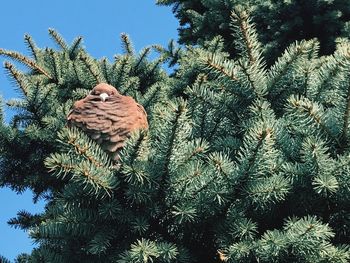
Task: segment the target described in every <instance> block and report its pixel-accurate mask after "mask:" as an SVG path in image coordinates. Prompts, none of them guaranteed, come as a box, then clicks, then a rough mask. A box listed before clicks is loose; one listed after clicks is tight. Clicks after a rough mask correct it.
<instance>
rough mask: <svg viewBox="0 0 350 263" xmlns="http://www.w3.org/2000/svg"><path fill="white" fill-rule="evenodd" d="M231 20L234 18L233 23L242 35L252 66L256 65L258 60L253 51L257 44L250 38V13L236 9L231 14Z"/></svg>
mask: <svg viewBox="0 0 350 263" xmlns="http://www.w3.org/2000/svg"><path fill="white" fill-rule="evenodd" d="M231 18H232V21H233V22H234V23H235V24H236V25H237V27H238V28H239V32H240V33H241V38H242V40H243V42H244V45H245V47H246V48H245V50H246V52H247V55H248V58H249V61H250V63H251V64H253V63H255V62H256V61H257V60H258V58H257V57H255V54H254V51H253V48H254V46H255V44H254V43H253V42H252V41H251V40H252V38H251V37H250V36H249V35H250V32H248V31H249V30H250V23H251V22H250V21H249V20H250V19H249V16H248V13H247V12H246V11H243V10H239V9H234V10H233V11H232V13H231Z"/></svg>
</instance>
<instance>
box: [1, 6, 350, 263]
mask: <svg viewBox="0 0 350 263" xmlns="http://www.w3.org/2000/svg"><path fill="white" fill-rule="evenodd" d="M227 23H229V24H230V28H231V30H232V31H231V34H233V35H234V40H235V41H234V44H235V50H236V52H237V53H236V55H235V57H234V58H232V54H230V53H229V52H227V50H226V49H225V48H226V46H225V39H223V38H222V37H221V36H216V37H213V38H212V39H211V40H207V41H203V43H202V44H200V45H196V46H187V47H186V48H183V49H179V48H177V47H176V46H175V45H174V43H172V42H171V43H170V44H169V47H168V48H162V47H159V46H152V47H147V48H145V49H144V50H142V51H141V52H140V54H136V53H135V51H134V50H133V48H132V45H131V43H130V40H129V38H128V37H127V36H125V35H123V36H122V42H123V45H124V47H125V53H124V54H121V55H116V56H115V60H114V61H113V62H109V61H108V60H106V59H101V60H96V59H94V58H92V57H90V56H89V55H88V54H87V53H86V51H85V50H84V49H83V48H82V47H81V45H80V43H81V39H80V38H78V39H77V40H76V41H74V42H73V44H72V45H67V44H66V43H65V42H64V40H63V39H62V38H61V37H60V36H59V35H58V34H57V33H56V32H55V31H52V30H51V31H50V35H51V36H52V37H53V39H54V40H55V42H56V43H57V44H58V46H59V49H51V48H46V49H40V48H38V47H36V46H35V44H34V42H33V41H32V39H31V38H30V37H29V36H26V38H25V40H26V43H27V44H28V46H29V48H30V50H31V52H32V54H31V55H32V57H31V58H29V57H26V56H23V55H21V54H18V53H16V52H13V51H7V50H0V54H2V55H4V56H7V57H10V58H12V59H14V60H16V61H18V62H20V63H22V64H24V65H26V66H28V67H29V69H30V70H29V72H22V71H19V70H17V69H16V68H15V67H14V65H12V64H11V63H9V62H7V63H6V64H5V66H6V69H7V71H8V73H9V75H10V77H11V78H12V79H13V80H14V82H15V84H16V85H17V87H18V88H19V91H20V93H21V99H18V100H14V101H10V102H8V105H10V106H11V107H15V108H16V109H18V114H16V115H15V116H14V117H13V119H12V121H11V123H9V124H6V123H5V122H4V121H3V120H2V123H1V126H0V132H1V137H0V154H1V177H0V180H1V184H2V185H8V186H11V187H12V188H14V189H16V190H19V191H20V190H22V189H23V188H27V187H29V188H31V189H32V190H33V191H34V192H35V194H36V195H37V197H42V196H44V197H46V198H47V201H48V202H47V205H46V208H45V211H44V212H43V213H42V214H37V215H32V214H30V213H27V212H25V211H21V212H20V213H19V214H18V216H17V217H16V218H13V219H11V220H10V222H9V223H10V224H12V225H14V226H15V227H19V228H22V229H24V230H27V231H28V233H29V234H30V236H31V238H32V239H33V240H35V241H36V242H37V243H38V244H39V246H38V247H37V248H35V249H34V250H33V252H32V253H31V254H30V255H26V254H22V255H20V256H19V257H18V259H17V261H18V262H118V263H127V262H128V263H130V262H134V263H139V262H220V261H227V262H310V263H311V262H312V263H315V262H320V263H321V262H322V263H323V262H334V263H342V262H343V263H346V262H348V261H349V260H350V249H349V246H348V244H349V243H350V240H349V239H350V209H349V204H350V202H349V201H350V149H349V143H350V140H349V139H350V135H349V132H348V130H349V117H350V85H349V82H350V79H349V74H348V72H349V70H350V42H349V41H348V40H347V39H341V40H339V41H338V44H337V48H336V51H335V52H334V54H332V55H329V56H319V55H318V52H319V42H318V41H317V40H315V39H312V40H308V41H305V40H303V41H300V42H295V43H293V44H292V45H290V46H289V47H288V48H287V49H286V50H285V51H284V52H283V54H282V55H281V56H280V57H279V58H278V60H277V61H276V62H275V63H274V64H273V65H272V66H271V67H269V68H267V67H266V62H265V61H264V59H263V57H262V53H263V50H262V45H261V44H260V43H259V41H258V37H257V33H256V31H255V28H254V26H253V24H252V22H251V21H250V18H249V16H248V14H247V13H246V12H245V11H244V10H243V9H240V8H237V9H234V11H233V13H232V15H231V17H230V22H227ZM152 50H155V51H156V52H158V54H159V56H158V58H157V59H155V60H154V61H152V60H149V58H148V56H147V55H148V54H149V52H150V51H152ZM165 62H169V63H170V64H176V65H177V68H176V70H175V71H174V72H173V73H172V74H171V75H170V76H169V75H168V74H166V72H165V71H164V70H162V69H161V64H162V63H165ZM100 82H107V83H109V84H111V85H113V86H115V87H117V88H118V89H119V91H120V92H121V93H123V94H127V95H131V96H133V97H134V98H135V99H136V100H137V101H138V102H139V103H141V104H142V105H143V106H144V107H145V109H146V111H147V113H148V117H149V124H150V128H149V130H148V132H146V133H145V132H138V133H135V134H133V136H132V137H131V138H130V139H129V140H128V142H127V145H126V146H125V148H124V149H123V151H122V153H121V159H120V162H117V163H115V162H113V161H112V160H111V159H109V157H108V156H107V154H106V153H104V152H103V151H102V150H101V148H100V147H99V145H97V144H96V143H95V142H94V141H92V140H91V139H90V138H88V137H87V135H85V134H83V133H82V132H81V131H80V130H78V129H76V128H68V127H66V121H65V118H66V115H67V113H68V110H69V108H70V107H71V105H72V103H73V101H74V100H77V99H79V98H82V97H84V96H85V95H86V94H87V92H88V91H89V90H90V89H91V88H92V87H93V86H94V85H95V84H96V83H100ZM17 145H18V147H20V148H21V149H24V150H22V151H23V153H20V154H16V153H17V152H16V149H15V147H16V146H17ZM26 149H27V151H25V150H26Z"/></svg>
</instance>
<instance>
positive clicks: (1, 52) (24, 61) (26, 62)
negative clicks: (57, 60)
mask: <svg viewBox="0 0 350 263" xmlns="http://www.w3.org/2000/svg"><path fill="white" fill-rule="evenodd" d="M0 55H3V56H7V57H9V58H12V59H14V60H16V61H18V62H20V63H22V64H24V65H26V66H28V67H30V68H31V69H33V70H35V71H38V72H39V73H41V74H43V75H45V76H46V77H47V78H49V79H51V80H52V77H51V76H50V74H49V73H47V72H46V71H45V70H44V69H43V68H42V67H40V66H39V65H38V64H37V63H36V62H35V61H33V60H31V59H29V58H27V57H25V56H23V55H22V54H20V53H18V52H15V51H8V50H4V49H1V48H0Z"/></svg>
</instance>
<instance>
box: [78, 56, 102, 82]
mask: <svg viewBox="0 0 350 263" xmlns="http://www.w3.org/2000/svg"><path fill="white" fill-rule="evenodd" d="M79 58H80V60H81V61H83V62H84V64H85V66H86V67H87V69H88V70H89V72H90V73H91V75H92V76H93V77H94V78H95V80H96V83H102V82H105V81H104V79H103V78H102V76H101V74H100V70H99V68H98V67H97V66H96V64H95V62H94V61H93V60H92V59H91V58H90V57H88V55H86V54H81V55H80V56H79Z"/></svg>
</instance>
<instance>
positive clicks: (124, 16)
mask: <svg viewBox="0 0 350 263" xmlns="http://www.w3.org/2000/svg"><path fill="white" fill-rule="evenodd" d="M177 27H178V23H177V20H176V19H175V18H174V16H173V14H172V13H171V8H169V7H160V6H156V5H155V0H127V1H121V0H119V1H118V0H102V1H98V0H71V1H68V0H60V1H44V0H31V1H21V0H11V1H2V2H1V12H0V48H4V49H10V50H16V51H19V52H21V53H24V54H28V53H26V51H27V50H26V47H25V44H24V41H23V36H24V34H25V33H28V34H29V35H31V36H32V37H33V39H34V41H35V42H36V43H37V45H38V46H39V47H46V46H50V47H54V43H53V41H52V40H51V39H50V37H49V35H48V29H49V28H54V29H56V30H57V31H58V32H59V33H60V34H61V35H62V36H63V37H64V38H65V39H66V41H67V42H68V43H70V42H71V41H72V40H73V39H74V38H75V37H76V36H83V38H84V45H85V47H86V49H87V50H88V52H89V53H90V54H91V55H92V56H94V57H96V58H100V57H108V58H112V57H113V55H114V54H116V53H120V52H121V42H120V38H119V36H120V33H123V32H125V33H127V34H129V35H130V37H131V39H132V41H133V43H134V46H135V48H136V49H137V50H140V49H141V48H142V47H144V46H147V45H149V44H161V45H167V43H168V41H169V40H170V39H176V38H177ZM3 62H4V58H1V57H0V63H1V64H3ZM0 96H2V97H4V98H5V99H9V98H14V97H18V94H17V93H16V92H15V87H14V86H13V84H12V83H11V82H10V81H9V79H8V77H7V76H6V74H5V70H4V69H3V67H2V70H0ZM5 113H6V112H5ZM28 176H30V175H28ZM43 209H44V203H43V202H42V201H41V202H39V203H37V204H33V203H32V195H31V193H30V191H27V192H25V193H24V194H22V195H16V193H14V192H12V191H11V190H10V189H7V188H2V189H1V188H0V255H3V256H5V257H7V258H8V259H10V260H13V259H14V258H15V257H16V255H17V254H19V253H22V252H30V251H31V249H32V248H33V246H34V245H33V244H32V242H31V240H30V239H28V238H27V235H26V233H24V232H23V231H21V230H18V229H14V228H11V227H9V226H8V225H7V224H6V222H7V221H8V219H10V218H12V217H15V216H16V213H17V212H18V211H19V210H27V211H29V212H40V211H42V210H43Z"/></svg>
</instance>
